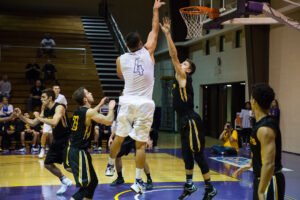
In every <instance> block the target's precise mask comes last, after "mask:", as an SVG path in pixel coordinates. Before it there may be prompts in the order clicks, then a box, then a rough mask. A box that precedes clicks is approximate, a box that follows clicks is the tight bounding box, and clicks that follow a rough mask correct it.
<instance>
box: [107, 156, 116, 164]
mask: <svg viewBox="0 0 300 200" xmlns="http://www.w3.org/2000/svg"><path fill="white" fill-rule="evenodd" d="M115 160H116V159H115V158H111V157H108V164H109V165H115Z"/></svg>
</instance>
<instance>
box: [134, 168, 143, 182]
mask: <svg viewBox="0 0 300 200" xmlns="http://www.w3.org/2000/svg"><path fill="white" fill-rule="evenodd" d="M143 171H144V169H139V168H136V169H135V178H136V179H142V173H143Z"/></svg>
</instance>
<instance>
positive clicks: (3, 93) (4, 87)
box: [0, 74, 11, 98]
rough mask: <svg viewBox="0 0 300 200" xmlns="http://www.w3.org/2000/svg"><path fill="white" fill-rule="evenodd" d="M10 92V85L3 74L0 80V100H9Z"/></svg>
mask: <svg viewBox="0 0 300 200" xmlns="http://www.w3.org/2000/svg"><path fill="white" fill-rule="evenodd" d="M10 92H11V83H10V81H9V80H8V76H7V74H4V75H3V76H2V80H1V81H0V98H2V97H8V98H10Z"/></svg>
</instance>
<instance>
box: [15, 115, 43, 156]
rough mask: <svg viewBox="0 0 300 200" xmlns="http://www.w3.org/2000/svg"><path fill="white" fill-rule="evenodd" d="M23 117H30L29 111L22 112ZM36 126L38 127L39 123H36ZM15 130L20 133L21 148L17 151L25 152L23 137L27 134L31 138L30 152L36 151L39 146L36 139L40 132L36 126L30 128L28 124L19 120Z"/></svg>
mask: <svg viewBox="0 0 300 200" xmlns="http://www.w3.org/2000/svg"><path fill="white" fill-rule="evenodd" d="M24 117H27V118H30V116H29V113H24ZM37 127H40V125H39V124H38V125H37ZM17 130H18V132H19V133H20V140H21V148H20V149H19V150H18V151H19V152H26V148H25V138H27V136H30V137H31V138H32V145H31V153H35V152H38V151H39V148H38V146H37V141H38V137H39V135H40V132H39V131H38V130H37V128H36V127H34V128H32V127H30V125H29V124H25V123H24V122H23V121H19V123H18V125H17Z"/></svg>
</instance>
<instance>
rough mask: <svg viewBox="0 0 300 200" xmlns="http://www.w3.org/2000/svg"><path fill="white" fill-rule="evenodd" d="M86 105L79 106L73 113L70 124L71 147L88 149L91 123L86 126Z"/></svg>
mask: <svg viewBox="0 0 300 200" xmlns="http://www.w3.org/2000/svg"><path fill="white" fill-rule="evenodd" d="M87 110H88V108H87V107H79V108H77V110H75V111H74V113H73V118H72V126H71V147H75V148H78V149H88V147H89V144H90V139H91V130H92V123H91V124H90V125H89V126H88V127H86V125H85V120H86V112H87Z"/></svg>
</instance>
